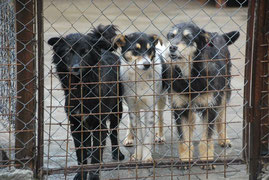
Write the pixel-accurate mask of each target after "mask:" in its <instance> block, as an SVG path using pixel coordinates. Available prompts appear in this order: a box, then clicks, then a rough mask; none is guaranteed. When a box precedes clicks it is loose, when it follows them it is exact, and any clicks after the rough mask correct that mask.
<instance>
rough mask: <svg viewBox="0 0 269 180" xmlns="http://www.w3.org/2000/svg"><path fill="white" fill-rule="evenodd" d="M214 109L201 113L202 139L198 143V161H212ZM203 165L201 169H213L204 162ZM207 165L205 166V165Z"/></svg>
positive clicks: (213, 166) (213, 167) (212, 166)
mask: <svg viewBox="0 0 269 180" xmlns="http://www.w3.org/2000/svg"><path fill="white" fill-rule="evenodd" d="M216 111H217V110H216V109H214V108H209V109H205V110H203V112H202V118H203V134H202V139H201V141H200V143H199V152H200V160H202V161H212V160H214V143H213V139H212V136H213V129H214V124H215V122H214V121H215V120H216V117H217V113H216ZM204 163H205V165H203V166H202V169H208V170H210V169H215V165H212V164H208V163H207V162H204ZM206 163H207V164H206Z"/></svg>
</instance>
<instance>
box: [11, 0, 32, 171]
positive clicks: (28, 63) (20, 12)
mask: <svg viewBox="0 0 269 180" xmlns="http://www.w3.org/2000/svg"><path fill="white" fill-rule="evenodd" d="M34 5H35V4H34V0H16V1H15V7H16V39H17V41H16V42H17V44H16V55H17V63H18V64H19V65H18V66H17V96H18V97H20V98H19V99H18V100H17V104H16V111H17V116H16V122H15V130H16V133H15V138H16V140H15V147H16V150H15V153H16V154H15V159H16V164H17V165H19V167H22V168H25V167H27V168H31V169H33V170H34V169H35V167H34V166H35V151H36V149H35V147H36V146H35V142H36V139H35V121H36V108H35V104H36V95H35V93H36V70H35V54H34V53H35V52H34V47H35V34H34V20H35V19H34V18H35V11H34Z"/></svg>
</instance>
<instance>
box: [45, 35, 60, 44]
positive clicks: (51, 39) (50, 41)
mask: <svg viewBox="0 0 269 180" xmlns="http://www.w3.org/2000/svg"><path fill="white" fill-rule="evenodd" d="M60 39H61V38H59V37H53V38H50V39H49V40H48V44H49V45H51V46H54V45H55V44H56V43H58V42H59V41H60Z"/></svg>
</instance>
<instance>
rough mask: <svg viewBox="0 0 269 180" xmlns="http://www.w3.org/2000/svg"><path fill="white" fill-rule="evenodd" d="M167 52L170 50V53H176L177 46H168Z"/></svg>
mask: <svg viewBox="0 0 269 180" xmlns="http://www.w3.org/2000/svg"><path fill="white" fill-rule="evenodd" d="M169 50H170V52H176V50H177V46H170V47H169Z"/></svg>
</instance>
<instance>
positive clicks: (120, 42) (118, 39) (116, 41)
mask: <svg viewBox="0 0 269 180" xmlns="http://www.w3.org/2000/svg"><path fill="white" fill-rule="evenodd" d="M112 44H113V45H116V46H117V47H123V46H125V44H126V37H125V35H122V34H118V35H117V36H115V37H114V38H113V40H112Z"/></svg>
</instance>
